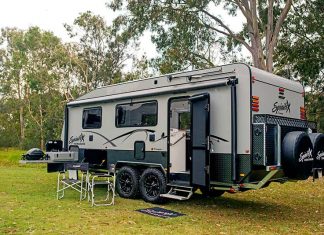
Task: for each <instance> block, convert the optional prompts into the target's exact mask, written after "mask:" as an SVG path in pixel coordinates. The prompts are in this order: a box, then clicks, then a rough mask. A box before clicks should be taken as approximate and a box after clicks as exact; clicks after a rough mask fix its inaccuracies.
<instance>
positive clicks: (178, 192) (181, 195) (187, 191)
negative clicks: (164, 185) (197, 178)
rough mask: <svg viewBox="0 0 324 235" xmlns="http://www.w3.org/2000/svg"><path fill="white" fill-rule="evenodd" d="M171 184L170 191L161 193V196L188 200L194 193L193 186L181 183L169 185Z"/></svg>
mask: <svg viewBox="0 0 324 235" xmlns="http://www.w3.org/2000/svg"><path fill="white" fill-rule="evenodd" d="M169 186H171V188H170V190H169V192H168V193H165V194H161V197H164V198H170V199H175V200H180V201H183V200H188V199H189V198H191V196H192V195H193V188H192V187H187V186H180V185H169Z"/></svg>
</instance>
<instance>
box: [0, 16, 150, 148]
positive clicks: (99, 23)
mask: <svg viewBox="0 0 324 235" xmlns="http://www.w3.org/2000/svg"><path fill="white" fill-rule="evenodd" d="M65 27H66V29H67V31H68V33H69V35H70V36H71V37H72V38H74V39H78V40H79V42H72V43H66V44H64V43H62V42H61V39H59V38H58V37H56V36H55V35H54V34H53V33H51V32H48V31H43V30H41V29H39V28H38V27H31V28H29V29H28V30H20V29H15V28H6V29H2V30H1V35H0V111H1V112H0V146H6V147H10V146H20V147H21V148H30V147H37V146H38V147H40V148H42V149H44V145H45V141H46V140H49V139H58V138H60V135H61V130H62V125H63V113H64V112H63V110H64V105H65V104H66V103H67V102H68V101H70V100H73V99H75V98H77V97H78V96H80V95H81V94H84V93H85V92H88V91H90V90H92V89H95V88H96V87H98V86H104V85H109V84H112V83H116V82H120V81H124V80H130V79H137V78H138V76H140V75H145V73H146V72H147V70H148V67H147V61H146V59H145V61H144V59H143V58H142V59H141V60H138V61H136V62H135V60H134V65H136V66H137V65H138V69H136V70H134V71H132V72H129V73H127V74H126V73H124V72H123V71H122V69H123V68H124V65H125V62H126V61H127V60H128V59H130V58H131V56H130V54H129V53H128V52H127V47H128V46H129V45H130V44H131V43H130V41H131V40H130V38H129V37H128V36H127V34H126V33H125V32H123V31H122V30H121V24H120V22H118V21H115V22H114V23H113V25H112V26H107V25H106V23H105V22H104V20H103V18H102V17H100V16H96V15H93V14H92V13H91V12H85V13H82V14H80V16H79V17H77V18H76V19H75V21H74V24H73V25H72V26H70V25H65ZM134 45H135V46H136V44H134ZM134 45H133V46H134Z"/></svg>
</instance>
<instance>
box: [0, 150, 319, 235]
mask: <svg viewBox="0 0 324 235" xmlns="http://www.w3.org/2000/svg"><path fill="white" fill-rule="evenodd" d="M21 153H22V151H17V150H1V151H0V178H1V181H0V234H25V233H34V234H45V233H49V234H66V233H75V234H77V233H84V234H90V233H91V234H171V233H172V234H274V233H276V234H291V233H297V234H316V233H317V234H324V180H323V179H322V180H318V181H316V182H312V180H311V179H309V180H306V181H300V182H297V183H285V184H278V183H273V184H271V185H270V186H269V187H268V188H266V189H262V190H258V191H248V192H245V193H237V194H229V193H225V194H224V195H223V196H222V197H220V198H214V199H203V198H202V197H201V196H200V195H199V194H197V195H194V197H193V198H192V199H190V200H188V201H182V202H179V201H169V202H168V203H166V204H164V205H162V206H161V207H163V208H166V209H170V210H175V211H177V212H180V213H184V214H186V216H182V217H177V218H171V219H161V218H156V217H152V216H149V215H145V214H142V213H139V212H136V211H135V210H136V209H142V208H148V207H152V206H156V205H152V204H149V203H145V202H144V201H142V200H139V199H138V200H127V199H122V198H119V197H117V198H116V200H115V202H116V204H115V206H110V207H94V208H92V207H91V206H90V203H88V202H87V201H81V202H80V201H79V200H78V195H77V194H76V193H74V192H70V193H67V194H66V197H65V198H64V199H62V200H59V201H58V200H56V177H57V175H56V174H55V173H51V174H48V173H46V168H45V166H44V165H43V166H37V167H36V166H24V165H19V164H18V160H19V158H20V155H21Z"/></svg>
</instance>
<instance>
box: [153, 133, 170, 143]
mask: <svg viewBox="0 0 324 235" xmlns="http://www.w3.org/2000/svg"><path fill="white" fill-rule="evenodd" d="M165 138H168V136H167V135H166V136H163V137H161V138H160V139H157V140H156V141H154V142H159V141H160V140H163V139H165Z"/></svg>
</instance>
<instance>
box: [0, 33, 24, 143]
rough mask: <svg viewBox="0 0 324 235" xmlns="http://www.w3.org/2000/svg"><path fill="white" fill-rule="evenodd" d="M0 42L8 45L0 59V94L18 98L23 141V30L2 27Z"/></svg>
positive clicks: (3, 96) (22, 138)
mask: <svg viewBox="0 0 324 235" xmlns="http://www.w3.org/2000/svg"><path fill="white" fill-rule="evenodd" d="M0 42H1V44H5V45H6V49H2V53H1V59H0V94H1V98H2V99H3V100H4V99H6V98H7V99H10V100H12V98H14V99H15V100H16V106H17V109H18V110H19V111H18V112H19V124H20V125H19V132H20V135H19V142H20V143H22V142H23V141H24V139H25V98H26V81H25V80H24V78H23V76H24V68H25V67H26V64H27V56H26V49H25V47H24V42H23V31H21V30H18V29H2V30H1V36H0ZM4 103H5V102H4Z"/></svg>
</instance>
